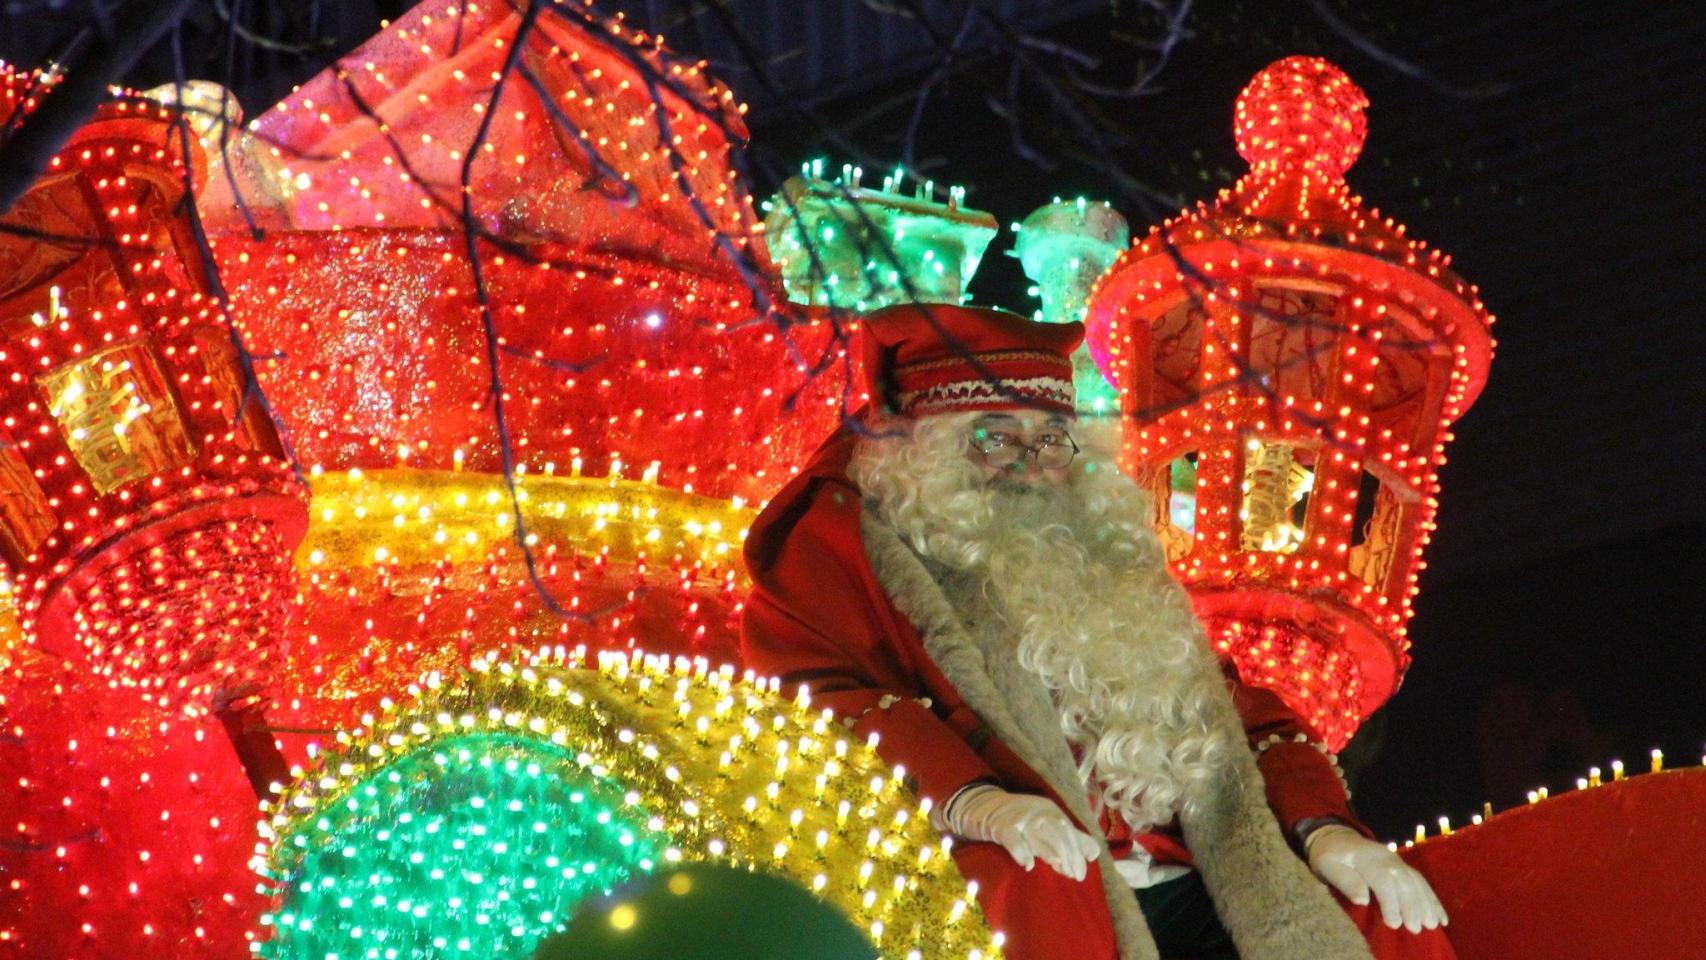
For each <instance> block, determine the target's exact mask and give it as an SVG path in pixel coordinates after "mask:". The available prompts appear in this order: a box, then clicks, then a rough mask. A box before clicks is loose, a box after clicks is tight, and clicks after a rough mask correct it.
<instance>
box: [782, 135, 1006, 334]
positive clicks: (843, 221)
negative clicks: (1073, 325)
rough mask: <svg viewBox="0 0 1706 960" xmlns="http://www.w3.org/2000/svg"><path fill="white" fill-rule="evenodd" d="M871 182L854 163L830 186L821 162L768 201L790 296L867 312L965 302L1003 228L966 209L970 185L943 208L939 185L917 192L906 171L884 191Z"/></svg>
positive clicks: (951, 194) (888, 180)
mask: <svg viewBox="0 0 1706 960" xmlns="http://www.w3.org/2000/svg"><path fill="white" fill-rule="evenodd" d="M863 177H864V171H862V170H860V169H859V168H857V167H854V166H852V165H847V166H844V167H843V168H842V173H841V176H840V177H838V178H836V179H834V180H826V179H825V178H824V169H823V161H821V160H818V161H814V162H812V163H808V164H806V165H805V166H804V168H802V170H801V175H800V176H798V177H794V178H793V179H790V180H789V181H788V182H787V183H785V184H783V185H782V192H781V193H779V194H777V195H776V196H775V197H774V198H772V199H771V200H768V201H766V202H765V203H764V205H763V208H764V210H765V212H766V217H765V226H764V232H765V237H766V238H767V243H768V246H769V249H770V256H771V258H772V259H773V260H774V261H775V262H776V265H777V267H778V268H779V269H780V271H781V274H782V282H783V285H784V286H785V287H786V288H787V290H788V296H789V298H790V299H792V300H794V301H795V302H798V303H806V304H812V305H816V306H833V307H841V308H845V309H849V310H860V311H865V310H875V309H878V308H879V307H885V306H888V305H890V304H893V303H905V302H917V303H952V304H958V303H963V302H964V301H965V297H966V285H967V284H969V283H970V282H971V278H972V275H973V274H974V273H976V272H977V267H978V264H979V263H980V262H981V261H982V259H983V252H984V250H985V249H986V248H987V247H988V246H989V242H990V241H991V240H993V239H995V234H996V233H997V232H998V227H997V225H996V222H995V218H994V217H993V216H991V215H989V214H987V213H983V212H981V211H977V210H968V209H966V208H965V205H964V201H965V188H963V187H949V188H948V190H947V193H948V196H947V202H946V203H941V202H937V200H936V198H935V194H936V184H935V183H934V181H929V180H926V181H924V182H922V183H920V184H917V185H916V187H915V188H914V189H913V190H912V191H911V192H910V193H908V192H906V191H904V190H903V189H902V181H903V179H904V178H903V175H902V173H901V172H900V171H896V172H895V173H893V174H891V175H889V176H887V177H884V178H883V185H882V189H880V190H879V189H874V188H871V187H867V186H864V184H863Z"/></svg>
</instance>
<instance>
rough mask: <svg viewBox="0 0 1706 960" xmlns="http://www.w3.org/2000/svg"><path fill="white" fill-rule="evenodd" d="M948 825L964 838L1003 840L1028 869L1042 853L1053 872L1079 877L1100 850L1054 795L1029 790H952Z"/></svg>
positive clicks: (945, 813)
mask: <svg viewBox="0 0 1706 960" xmlns="http://www.w3.org/2000/svg"><path fill="white" fill-rule="evenodd" d="M942 819H943V821H944V823H945V824H946V825H947V827H948V829H949V830H950V831H951V832H953V833H955V834H958V835H959V836H962V837H965V838H966V839H967V840H991V841H994V842H996V843H999V844H1001V845H1002V846H1003V847H1005V848H1006V849H1007V852H1008V853H1009V854H1010V855H1011V856H1012V857H1013V859H1014V860H1016V861H1018V863H1019V866H1021V867H1024V868H1025V869H1026V870H1030V869H1032V868H1033V867H1035V866H1036V863H1037V860H1038V859H1039V858H1040V859H1041V860H1042V861H1043V862H1044V863H1046V864H1048V865H1049V866H1051V867H1053V868H1054V872H1055V873H1058V874H1060V875H1061V876H1063V877H1069V878H1071V879H1073V880H1082V879H1084V876H1085V874H1086V872H1087V870H1088V866H1087V865H1088V864H1089V863H1090V861H1092V860H1095V859H1096V855H1097V853H1098V852H1100V850H1101V849H1102V847H1101V844H1099V843H1097V842H1096V840H1095V839H1094V838H1092V837H1091V836H1090V835H1089V834H1087V833H1085V832H1083V831H1082V830H1079V829H1078V828H1077V827H1075V826H1073V825H1072V820H1071V819H1069V818H1068V817H1067V816H1066V814H1065V813H1062V812H1061V809H1060V807H1058V806H1056V805H1055V803H1054V801H1053V800H1050V799H1048V798H1047V797H1039V796H1034V795H1032V794H1027V793H1008V792H1007V791H1006V790H1003V789H1001V788H1000V787H997V786H993V785H991V784H987V783H985V784H978V785H976V786H973V787H968V788H966V789H965V790H962V791H960V792H959V793H958V794H956V795H955V796H954V797H953V798H952V799H951V800H950V801H949V802H948V806H947V809H946V810H944V811H943V816H942Z"/></svg>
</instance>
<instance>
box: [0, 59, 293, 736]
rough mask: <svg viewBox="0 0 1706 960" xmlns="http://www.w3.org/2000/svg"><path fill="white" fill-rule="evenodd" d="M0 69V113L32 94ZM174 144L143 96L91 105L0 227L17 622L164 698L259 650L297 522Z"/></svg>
mask: <svg viewBox="0 0 1706 960" xmlns="http://www.w3.org/2000/svg"><path fill="white" fill-rule="evenodd" d="M5 81H6V91H5V93H4V97H5V99H7V100H9V101H10V103H9V104H8V105H7V107H6V109H7V110H8V111H10V110H11V109H13V107H14V106H17V105H18V101H19V100H25V101H26V102H25V104H24V108H25V109H28V102H27V97H28V87H27V78H25V77H23V76H22V75H18V74H9V75H8V76H7V77H6V78H5ZM190 140H191V143H190V152H189V154H188V155H187V156H186V155H185V154H184V152H183V151H182V150H181V149H180V146H179V145H180V143H181V142H182V141H181V139H180V136H179V131H178V124H177V123H176V121H175V114H173V113H171V112H170V111H168V110H166V109H164V108H162V107H161V106H160V105H159V104H156V103H152V102H149V101H143V100H129V101H121V102H117V103H113V104H109V105H107V106H105V107H103V108H102V109H101V111H100V113H99V114H98V115H97V117H96V118H95V120H93V121H92V122H90V123H89V124H87V125H85V126H84V127H82V128H81V129H79V130H78V131H77V133H76V134H75V135H74V136H73V137H72V138H71V140H70V142H68V143H67V144H66V146H65V147H64V148H63V149H62V150H61V152H60V153H59V154H58V155H57V156H55V157H54V158H53V159H52V161H51V162H50V164H49V167H48V169H47V172H46V173H45V174H44V175H43V176H42V177H41V178H40V179H39V180H38V181H37V182H36V183H35V185H34V186H33V187H31V189H30V191H29V192H28V193H27V194H25V195H24V196H23V197H22V198H21V199H20V200H19V201H18V202H17V203H16V204H15V205H14V206H13V207H12V208H11V209H10V210H9V211H8V212H7V213H6V215H5V217H4V224H5V226H6V227H7V228H9V229H8V230H7V231H6V232H4V233H0V410H3V411H4V417H3V419H0V557H4V561H5V564H6V566H7V567H8V568H9V569H10V572H11V576H12V577H13V578H14V579H16V581H17V590H18V600H19V621H20V625H21V626H22V627H23V629H24V632H25V633H26V635H28V636H30V637H31V638H32V639H33V640H34V642H35V643H36V644H38V645H39V646H40V647H42V648H43V649H44V650H47V651H48V652H51V653H55V654H59V655H64V656H71V655H80V656H82V657H85V658H86V659H87V660H88V661H89V663H90V665H91V666H92V667H93V668H94V669H95V670H96V671H97V672H98V673H100V674H102V675H104V676H106V677H107V678H108V680H109V682H111V683H114V684H123V685H136V686H141V687H144V688H147V689H148V691H149V695H150V696H152V697H156V698H158V699H160V700H162V701H164V702H170V703H173V704H179V703H183V704H190V703H193V701H194V700H195V699H196V698H197V697H196V695H197V694H199V693H204V692H206V691H207V690H208V689H210V688H211V687H213V686H214V685H216V684H220V683H226V682H233V681H236V680H239V679H241V678H243V677H244V676H245V675H248V674H250V673H252V671H253V670H254V669H255V668H256V667H257V666H258V665H259V663H260V662H261V661H262V660H263V659H264V656H265V651H266V648H267V646H268V645H269V644H270V643H271V642H272V640H273V639H274V638H275V637H276V635H277V633H278V632H279V630H280V628H281V626H282V623H283V620H284V617H285V615H286V613H287V611H288V609H289V604H290V603H291V600H292V598H293V597H294V595H295V580H294V569H293V567H292V565H291V553H292V551H293V549H294V548H295V546H296V544H297V543H298V542H299V541H300V540H301V538H302V534H303V531H304V529H305V526H306V520H307V514H306V509H305V505H304V499H305V497H304V494H303V491H302V490H301V489H300V486H299V485H298V484H297V483H296V481H295V479H294V478H293V476H292V474H291V471H290V468H289V466H288V464H287V462H286V459H285V457H284V455H283V452H282V451H281V449H280V444H279V440H278V437H277V435H276V433H275V432H274V429H273V426H272V423H271V422H270V420H269V419H268V418H267V417H266V415H265V413H264V411H263V410H262V409H261V408H260V407H259V406H258V405H257V404H255V403H253V402H246V401H245V395H244V377H243V375H242V370H241V367H240V360H239V355H238V352H237V346H236V345H235V344H234V343H233V341H232V338H231V331H230V326H229V324H228V323H227V322H226V320H225V318H224V315H223V314H222V312H221V310H220V307H219V305H218V303H217V302H216V300H215V298H213V297H212V296H211V295H210V293H209V287H208V283H207V279H206V277H205V275H204V274H203V272H202V266H201V263H202V261H201V259H200V257H199V255H198V253H197V251H196V249H195V241H194V237H193V235H192V234H191V224H190V222H189V220H188V219H187V217H186V216H185V213H184V209H183V206H182V201H183V199H184V196H185V193H186V191H187V190H188V189H189V183H188V182H187V181H186V175H187V176H189V177H199V176H201V174H202V163H203V161H202V158H201V156H200V154H199V149H198V148H197V147H196V145H195V144H194V142H193V141H194V138H193V136H192V137H191V138H190ZM186 167H188V169H187V170H186ZM41 238H48V239H41Z"/></svg>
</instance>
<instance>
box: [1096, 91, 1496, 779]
mask: <svg viewBox="0 0 1706 960" xmlns="http://www.w3.org/2000/svg"><path fill="white" fill-rule="evenodd" d="M1367 104H1368V100H1367V97H1366V96H1365V95H1364V94H1363V92H1362V90H1361V89H1360V88H1358V87H1357V86H1356V84H1354V83H1352V82H1351V80H1350V78H1349V77H1347V76H1346V75H1345V74H1344V73H1343V72H1342V71H1340V70H1339V69H1338V68H1336V67H1334V66H1333V65H1332V64H1330V63H1328V62H1326V61H1325V60H1321V59H1319V58H1314V57H1290V58H1287V59H1284V60H1280V61H1278V62H1276V63H1274V64H1271V65H1270V66H1268V67H1267V68H1266V69H1264V70H1262V71H1261V72H1260V73H1259V74H1257V75H1256V77H1255V79H1254V80H1252V81H1251V82H1250V84H1249V85H1248V86H1247V87H1246V88H1245V89H1244V91H1243V93H1242V94H1241V95H1240V96H1239V98H1238V102H1237V109H1236V122H1235V125H1234V130H1235V134H1236V137H1237V143H1238V151H1239V153H1240V154H1241V155H1242V156H1243V157H1244V158H1245V159H1246V160H1247V161H1249V163H1250V166H1251V169H1250V172H1249V173H1247V174H1246V175H1245V176H1244V177H1243V178H1241V179H1240V180H1239V181H1238V182H1237V183H1236V184H1235V185H1234V186H1233V187H1232V188H1230V189H1228V190H1224V191H1222V192H1221V193H1220V195H1219V197H1218V198H1216V200H1215V202H1214V203H1213V204H1201V205H1199V206H1198V207H1197V208H1196V209H1195V210H1191V211H1187V212H1185V213H1183V214H1181V215H1180V216H1178V217H1176V218H1174V219H1172V220H1169V221H1167V222H1166V223H1164V224H1162V225H1161V226H1160V227H1158V228H1156V229H1155V230H1154V231H1152V232H1151V233H1150V234H1149V236H1148V237H1146V238H1145V239H1144V240H1142V241H1141V242H1139V243H1138V244H1136V245H1135V246H1134V247H1133V248H1132V249H1130V250H1128V251H1127V252H1126V253H1125V254H1124V255H1123V256H1122V257H1121V258H1120V260H1119V261H1117V262H1116V263H1115V264H1114V266H1113V267H1112V268H1110V269H1109V270H1108V272H1107V273H1105V274H1104V275H1103V277H1102V279H1101V281H1100V283H1099V285H1098V287H1097V289H1096V291H1095V293H1094V294H1093V296H1092V299H1091V304H1090V309H1089V315H1088V322H1089V327H1090V341H1091V351H1092V355H1093V356H1094V357H1095V358H1096V361H1097V363H1098V364H1099V365H1100V366H1101V368H1102V370H1103V371H1104V372H1105V373H1106V374H1107V375H1108V376H1109V379H1110V380H1111V381H1112V382H1113V383H1115V384H1116V385H1117V386H1118V388H1119V391H1120V397H1121V407H1122V409H1123V411H1124V413H1125V414H1126V424H1125V451H1126V467H1127V468H1128V469H1129V470H1131V471H1132V472H1133V474H1134V475H1135V476H1138V477H1140V478H1141V479H1143V480H1144V481H1145V482H1146V483H1147V485H1148V486H1149V488H1150V490H1151V491H1152V494H1153V496H1154V498H1155V507H1156V510H1155V520H1156V524H1157V526H1158V528H1159V529H1160V530H1161V531H1162V534H1163V540H1164V541H1165V542H1166V544H1167V548H1168V553H1169V557H1170V559H1171V560H1172V562H1173V564H1174V569H1175V570H1176V572H1177V573H1178V574H1179V576H1180V577H1181V579H1182V580H1183V581H1184V582H1185V584H1186V585H1187V587H1189V589H1190V590H1191V592H1192V594H1193V596H1194V598H1195V601H1196V604H1197V608H1198V612H1199V613H1200V614H1201V615H1202V617H1203V619H1204V622H1205V623H1206V624H1207V626H1208V629H1209V632H1210V636H1211V638H1212V639H1213V641H1214V642H1215V644H1216V645H1217V646H1218V647H1219V649H1220V650H1221V652H1222V653H1223V654H1224V655H1226V656H1228V657H1229V658H1230V659H1231V660H1232V661H1233V662H1234V663H1235V664H1236V665H1237V667H1238V670H1239V672H1240V674H1241V675H1242V676H1243V678H1244V679H1245V680H1246V681H1247V682H1253V683H1256V684H1260V685H1263V686H1267V687H1270V688H1272V689H1274V690H1276V691H1277V692H1279V693H1280V694H1281V695H1282V696H1284V697H1285V698H1286V699H1287V700H1288V702H1290V703H1291V704H1292V705H1293V706H1294V707H1295V708H1297V709H1298V710H1299V712H1300V713H1301V714H1302V715H1303V716H1304V717H1306V718H1307V719H1308V720H1309V721H1310V722H1311V723H1312V724H1313V725H1314V726H1315V727H1316V728H1317V729H1318V731H1319V732H1320V733H1321V734H1322V736H1323V737H1325V738H1326V740H1327V741H1328V743H1329V745H1331V746H1333V747H1334V748H1335V749H1336V748H1337V747H1339V746H1342V745H1343V744H1344V743H1345V742H1346V741H1348V740H1349V739H1350V737H1351V735H1352V734H1353V733H1355V731H1356V729H1357V727H1358V725H1359V724H1360V723H1361V722H1362V721H1363V719H1364V718H1366V717H1367V716H1368V715H1369V714H1370V713H1371V712H1373V711H1374V710H1375V709H1376V708H1378V707H1379V706H1380V705H1381V704H1382V703H1384V702H1385V701H1386V700H1387V698H1388V697H1390V696H1391V695H1392V693H1393V691H1394V690H1396V689H1397V686H1398V684H1399V681H1400V680H1401V678H1402V677H1403V674H1404V670H1405V668H1406V666H1407V665H1408V663H1409V659H1410V655H1409V646H1410V644H1409V641H1408V640H1407V639H1406V637H1405V627H1406V624H1407V622H1408V620H1409V618H1410V615H1411V603H1412V601H1413V599H1414V597H1415V595H1416V583H1417V575H1418V572H1419V571H1420V570H1421V569H1422V567H1423V566H1424V563H1423V560H1422V553H1423V550H1424V548H1425V547H1426V546H1427V543H1428V540H1429V536H1430V533H1431V531H1432V529H1433V518H1434V512H1435V509H1436V506H1437V500H1436V496H1437V494H1438V492H1439V483H1438V479H1437V472H1436V471H1437V469H1438V466H1439V465H1440V464H1441V463H1443V462H1444V460H1445V458H1444V450H1445V444H1446V442H1447V441H1448V440H1450V439H1451V433H1450V431H1449V428H1450V425H1451V424H1452V422H1453V421H1455V420H1456V419H1457V418H1458V417H1459V416H1461V415H1462V413H1463V412H1464V411H1465V410H1466V409H1468V407H1469V405H1470V404H1471V403H1473V402H1474V400H1475V397H1476V396H1477V394H1478V393H1479V392H1480V390H1481V387H1482V385H1483V384H1484V382H1485V380H1486V375H1487V367H1488V364H1489V362H1490V360H1491V357H1492V352H1493V341H1492V339H1491V337H1490V335H1489V327H1490V325H1491V323H1492V317H1491V316H1489V315H1488V314H1487V312H1486V310H1485V309H1484V308H1483V307H1482V304H1481V302H1480V300H1479V299H1478V297H1477V293H1476V289H1475V288H1474V287H1473V286H1471V285H1469V284H1467V283H1465V282H1464V281H1463V280H1461V279H1460V278H1458V277H1457V276H1456V275H1454V274H1453V273H1451V272H1450V271H1449V270H1448V269H1447V265H1448V263H1449V261H1450V258H1449V257H1446V256H1443V255H1441V254H1440V253H1439V252H1438V251H1437V250H1429V249H1428V248H1427V247H1426V246H1425V245H1424V244H1422V243H1420V242H1418V241H1415V240H1412V239H1410V238H1408V237H1407V236H1406V235H1405V229H1404V227H1403V226H1402V225H1401V224H1398V223H1396V222H1394V221H1393V220H1392V219H1390V218H1383V217H1381V216H1380V214H1379V212H1378V211H1376V210H1372V209H1369V208H1367V207H1365V206H1364V205H1363V203H1362V200H1361V198H1360V197H1357V196H1355V195H1353V194H1352V193H1351V191H1350V188H1349V187H1348V186H1347V185H1346V184H1345V181H1344V174H1345V171H1346V170H1348V169H1349V168H1350V166H1351V164H1352V163H1354V162H1355V160H1356V157H1357V154H1358V153H1359V152H1360V151H1361V149H1362V143H1363V138H1364V135H1365V134H1366V131H1367V123H1366V120H1365V118H1364V110H1365V108H1366V107H1367Z"/></svg>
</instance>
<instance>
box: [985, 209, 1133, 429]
mask: <svg viewBox="0 0 1706 960" xmlns="http://www.w3.org/2000/svg"><path fill="white" fill-rule="evenodd" d="M1013 229H1014V231H1015V232H1016V233H1018V235H1019V238H1018V240H1017V241H1016V242H1015V243H1014V249H1013V253H1014V255H1015V256H1017V257H1018V258H1019V262H1020V263H1022V264H1023V265H1024V267H1025V276H1027V277H1029V278H1030V279H1031V282H1032V283H1034V284H1035V286H1034V287H1032V288H1031V292H1032V293H1033V294H1035V295H1037V296H1040V297H1042V301H1043V304H1042V308H1041V309H1039V310H1038V311H1037V313H1036V317H1037V319H1038V320H1042V321H1044V322H1047V323H1070V322H1072V321H1074V320H1082V319H1084V306H1085V303H1086V301H1087V300H1088V299H1089V296H1090V290H1091V289H1092V288H1093V287H1094V286H1095V285H1096V278H1098V277H1100V276H1101V275H1102V272H1103V271H1104V270H1107V269H1108V267H1109V266H1111V265H1112V264H1113V262H1114V259H1115V258H1116V257H1118V256H1119V255H1120V253H1122V252H1123V251H1124V250H1125V248H1126V247H1127V246H1128V245H1129V244H1130V243H1131V232H1130V230H1129V229H1128V228H1127V226H1126V222H1125V218H1124V217H1122V216H1120V215H1119V213H1117V212H1116V211H1115V210H1114V208H1113V207H1110V206H1109V205H1108V204H1106V203H1101V202H1098V203H1091V202H1090V201H1088V200H1085V199H1084V198H1082V197H1080V198H1078V199H1077V200H1070V201H1066V200H1059V199H1056V200H1055V202H1053V203H1051V204H1048V205H1046V206H1041V207H1038V208H1037V209H1035V210H1033V211H1031V215H1030V216H1028V217H1026V218H1025V220H1024V222H1023V223H1018V224H1014V225H1013ZM1072 380H1073V386H1074V387H1075V388H1076V390H1077V393H1078V412H1079V413H1080V414H1081V415H1091V416H1113V415H1114V414H1117V413H1119V409H1120V404H1119V394H1118V393H1117V392H1116V391H1115V390H1114V388H1113V386H1112V385H1110V384H1109V383H1108V381H1107V380H1106V379H1105V378H1104V377H1103V376H1102V372H1101V371H1100V370H1098V369H1097V368H1096V364H1095V361H1093V360H1092V359H1091V358H1090V352H1089V345H1088V342H1086V344H1085V346H1081V347H1079V348H1078V352H1077V353H1076V354H1074V355H1073V357H1072Z"/></svg>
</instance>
